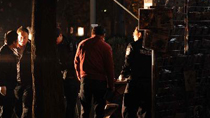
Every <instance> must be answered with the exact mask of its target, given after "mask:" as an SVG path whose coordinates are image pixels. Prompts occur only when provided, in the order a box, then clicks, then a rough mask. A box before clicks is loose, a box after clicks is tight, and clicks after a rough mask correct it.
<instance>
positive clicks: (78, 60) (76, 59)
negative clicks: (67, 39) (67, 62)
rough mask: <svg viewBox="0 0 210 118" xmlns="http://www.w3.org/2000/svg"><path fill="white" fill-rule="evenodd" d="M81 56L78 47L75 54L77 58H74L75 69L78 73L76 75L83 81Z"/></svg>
mask: <svg viewBox="0 0 210 118" xmlns="http://www.w3.org/2000/svg"><path fill="white" fill-rule="evenodd" d="M79 54H80V46H78V48H77V51H76V54H75V58H74V68H75V71H76V75H77V78H78V80H81V77H80V58H79Z"/></svg>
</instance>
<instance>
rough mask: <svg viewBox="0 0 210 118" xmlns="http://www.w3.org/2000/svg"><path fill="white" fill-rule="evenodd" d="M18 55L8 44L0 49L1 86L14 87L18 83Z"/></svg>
mask: <svg viewBox="0 0 210 118" xmlns="http://www.w3.org/2000/svg"><path fill="white" fill-rule="evenodd" d="M17 61H18V56H17V55H16V54H15V53H14V52H13V51H12V50H11V49H10V48H9V47H8V46H7V45H3V46H2V47H1V49H0V86H6V87H7V89H14V88H15V86H16V84H17Z"/></svg>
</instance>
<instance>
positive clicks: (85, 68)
mask: <svg viewBox="0 0 210 118" xmlns="http://www.w3.org/2000/svg"><path fill="white" fill-rule="evenodd" d="M78 48H79V49H78V51H77V54H76V58H75V59H76V60H79V61H80V76H81V77H85V76H89V77H91V78H92V79H99V80H103V81H104V80H106V78H107V74H110V73H109V72H107V70H112V69H113V64H110V62H111V63H112V55H111V54H112V50H111V47H110V46H109V44H107V43H106V42H104V41H103V39H101V38H100V37H98V36H95V37H91V38H89V39H85V40H83V41H82V42H81V43H80V44H79V47H78ZM111 76H113V75H111Z"/></svg>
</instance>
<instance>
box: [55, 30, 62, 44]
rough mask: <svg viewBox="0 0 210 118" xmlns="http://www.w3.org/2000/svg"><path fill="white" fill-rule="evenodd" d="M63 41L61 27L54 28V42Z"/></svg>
mask: <svg viewBox="0 0 210 118" xmlns="http://www.w3.org/2000/svg"><path fill="white" fill-rule="evenodd" d="M62 41H63V35H62V32H61V29H59V28H56V44H57V45H58V44H60V43H61V42H62Z"/></svg>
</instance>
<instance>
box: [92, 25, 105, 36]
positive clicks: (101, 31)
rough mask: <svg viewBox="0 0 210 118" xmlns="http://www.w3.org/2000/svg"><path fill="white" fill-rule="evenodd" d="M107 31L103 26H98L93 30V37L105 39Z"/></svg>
mask: <svg viewBox="0 0 210 118" xmlns="http://www.w3.org/2000/svg"><path fill="white" fill-rule="evenodd" d="M105 34H106V30H105V29H104V28H103V27H102V26H96V27H94V28H93V29H92V36H102V37H105Z"/></svg>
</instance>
